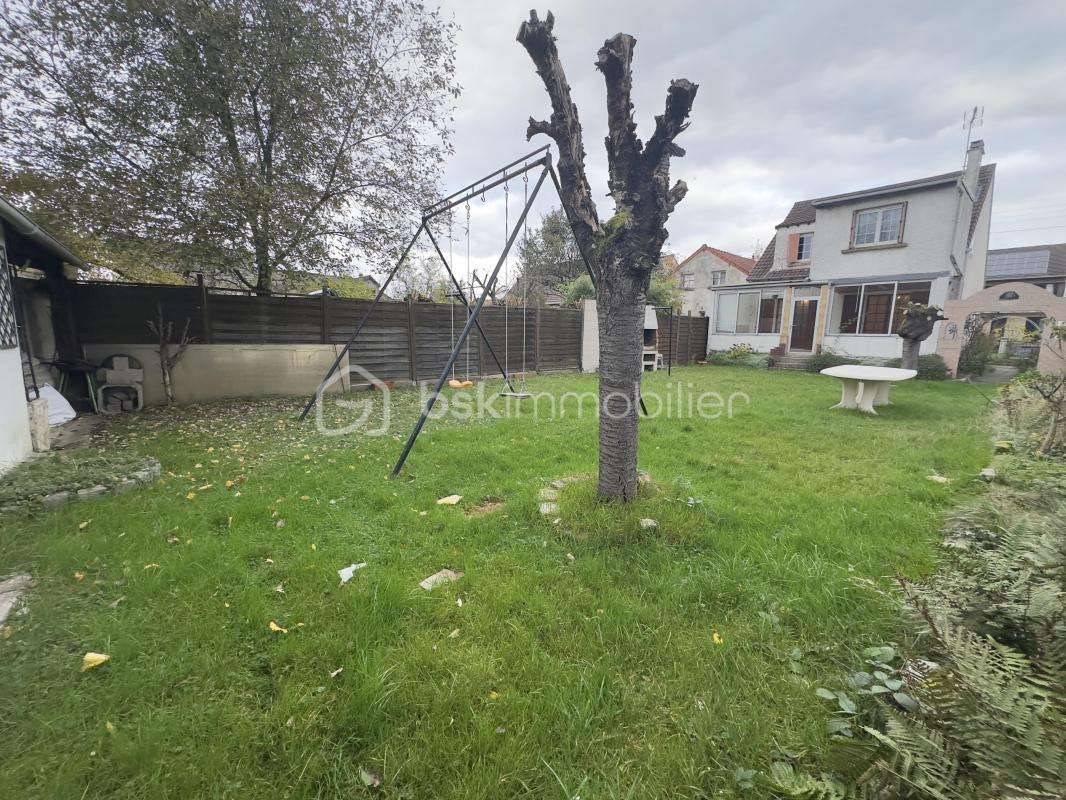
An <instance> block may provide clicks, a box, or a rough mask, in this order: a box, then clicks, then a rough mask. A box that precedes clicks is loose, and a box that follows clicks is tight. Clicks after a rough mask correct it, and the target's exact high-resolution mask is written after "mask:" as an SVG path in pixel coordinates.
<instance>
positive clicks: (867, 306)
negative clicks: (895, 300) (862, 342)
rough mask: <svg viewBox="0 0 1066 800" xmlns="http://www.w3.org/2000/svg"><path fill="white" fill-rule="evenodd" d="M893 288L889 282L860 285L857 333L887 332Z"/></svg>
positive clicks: (890, 316)
mask: <svg viewBox="0 0 1066 800" xmlns="http://www.w3.org/2000/svg"><path fill="white" fill-rule="evenodd" d="M895 288H896V287H895V285H894V284H891V283H875V284H871V285H869V286H863V287H862V317H861V319H860V320H859V333H888V326H889V323H890V322H891V320H892V293H893V292H894V291H895Z"/></svg>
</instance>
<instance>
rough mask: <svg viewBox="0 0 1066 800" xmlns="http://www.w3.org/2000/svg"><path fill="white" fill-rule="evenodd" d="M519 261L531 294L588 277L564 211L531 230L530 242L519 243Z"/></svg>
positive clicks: (554, 211) (556, 210)
mask: <svg viewBox="0 0 1066 800" xmlns="http://www.w3.org/2000/svg"><path fill="white" fill-rule="evenodd" d="M518 262H519V271H520V274H521V279H522V281H523V282H528V285H529V290H530V293H537V292H543V291H544V290H545V289H551V288H554V287H556V286H560V285H561V284H564V283H567V282H568V281H572V280H574V279H575V278H578V277H580V276H581V275H586V272H585V263H584V262H583V261H582V260H581V251H580V250H579V249H578V247H577V240H576V239H575V238H574V231H573V229H572V228H571V227H570V221H569V220H567V218H566V213H565V212H564V211H563V210H562V209H561V208H554V209H552V210H551V211H549V212H548V213H547V214H545V215H544V216H542V217H541V219H540V227H539V228H537V229H536V230H535V231H530V234H529V238H528V239H520V240H519V245H518ZM586 277H587V275H586ZM589 285H590V286H591V282H590V284H589Z"/></svg>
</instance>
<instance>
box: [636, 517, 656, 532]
mask: <svg viewBox="0 0 1066 800" xmlns="http://www.w3.org/2000/svg"><path fill="white" fill-rule="evenodd" d="M640 527H641V528H644V529H645V530H648V529H649V528H658V527H659V523H658V522H656V521H655V520H653V519H650V518H649V517H645V518H644V519H642V520H641V521H640Z"/></svg>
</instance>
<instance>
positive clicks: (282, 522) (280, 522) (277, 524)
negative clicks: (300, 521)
mask: <svg viewBox="0 0 1066 800" xmlns="http://www.w3.org/2000/svg"><path fill="white" fill-rule="evenodd" d="M274 527H275V528H284V527H285V520H283V519H279V520H278V521H277V522H275V523H274Z"/></svg>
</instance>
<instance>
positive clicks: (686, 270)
mask: <svg viewBox="0 0 1066 800" xmlns="http://www.w3.org/2000/svg"><path fill="white" fill-rule="evenodd" d="M753 269H755V260H754V259H751V258H745V257H744V256H738V255H737V254H736V253H730V252H727V251H726V250H719V249H718V248H717V247H710V246H708V245H705V244H704V245H700V247H698V248H697V249H696V251H695V252H694V253H693V254H692V255H690V256H689V257H688V258H686V259H685V260H684V261H682V262H681V263H680V264H676V265H675V266H673V267H672V268H669V274H671V275H675V276H677V283H678V286H679V287H680V288H681V313H682V314H692V315H693V316H700V317H705V316H707V315H708V314H710V313H711V309H712V308H713V307H714V306H713V301H714V290H715V289H716V288H717V287H719V286H727V285H730V284H738V283H742V282H744V281H745V280H747V277H748V276H749V275H750V274H751V271H752V270H753Z"/></svg>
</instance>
